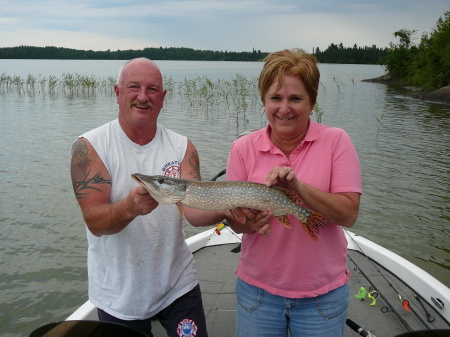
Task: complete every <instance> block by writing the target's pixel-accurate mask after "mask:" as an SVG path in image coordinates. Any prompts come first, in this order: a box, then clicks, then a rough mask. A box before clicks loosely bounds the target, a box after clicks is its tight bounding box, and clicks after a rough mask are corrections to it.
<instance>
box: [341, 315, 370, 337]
mask: <svg viewBox="0 0 450 337" xmlns="http://www.w3.org/2000/svg"><path fill="white" fill-rule="evenodd" d="M346 323H347V325H348V326H349V327H350V328H351V329H352V330H353V331H356V332H357V333H358V334H360V335H361V336H363V337H376V336H375V335H372V334H371V333H370V332H369V331H367V330H364V329H363V328H361V327H360V326H359V325H358V324H356V323H355V322H353V321H352V320H351V319H348V318H347V320H346Z"/></svg>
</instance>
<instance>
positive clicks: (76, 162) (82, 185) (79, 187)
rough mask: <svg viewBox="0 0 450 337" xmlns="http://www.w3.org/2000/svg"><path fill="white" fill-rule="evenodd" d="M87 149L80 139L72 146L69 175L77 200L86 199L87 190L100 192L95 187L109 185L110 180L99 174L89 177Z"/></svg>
mask: <svg viewBox="0 0 450 337" xmlns="http://www.w3.org/2000/svg"><path fill="white" fill-rule="evenodd" d="M88 154H89V149H88V147H87V144H86V142H85V141H84V140H83V139H82V138H80V139H79V140H77V142H76V143H75V145H74V149H73V154H72V162H71V175H72V185H73V190H74V192H75V196H76V198H77V199H81V198H84V197H86V195H87V194H88V193H89V190H96V191H100V189H99V188H98V187H96V185H100V184H110V185H111V179H104V178H103V177H102V176H101V174H100V172H97V173H95V174H94V175H93V176H90V173H91V169H90V164H89V163H90V162H91V160H90V159H89V157H88Z"/></svg>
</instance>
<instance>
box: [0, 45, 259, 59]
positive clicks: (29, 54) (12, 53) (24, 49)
mask: <svg viewBox="0 0 450 337" xmlns="http://www.w3.org/2000/svg"><path fill="white" fill-rule="evenodd" d="M267 54H268V53H263V52H261V51H260V50H255V49H253V51H251V52H233V51H212V50H195V49H191V48H174V47H171V48H163V47H159V48H158V47H153V48H145V49H142V50H133V49H128V50H116V51H111V50H109V49H108V50H106V51H93V50H78V49H70V48H63V47H31V46H19V47H4V48H0V59H58V60H129V59H132V58H136V57H147V58H149V59H152V60H195V61H259V60H261V59H263V58H264V57H266V56H267Z"/></svg>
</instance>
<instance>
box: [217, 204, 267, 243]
mask: <svg viewBox="0 0 450 337" xmlns="http://www.w3.org/2000/svg"><path fill="white" fill-rule="evenodd" d="M225 215H226V216H227V218H228V220H230V219H232V220H234V224H233V223H231V222H232V221H231V222H230V221H229V223H230V225H231V227H232V228H233V230H234V231H235V232H237V233H252V232H258V233H259V234H261V235H263V236H265V237H268V236H269V234H270V219H271V218H272V216H273V214H272V213H271V212H267V211H263V212H262V211H259V210H257V209H250V208H241V207H238V208H235V209H230V210H227V211H225Z"/></svg>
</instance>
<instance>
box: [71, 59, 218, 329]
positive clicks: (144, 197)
mask: <svg viewBox="0 0 450 337" xmlns="http://www.w3.org/2000/svg"><path fill="white" fill-rule="evenodd" d="M114 90H115V93H116V98H117V103H118V105H119V114H118V118H117V119H116V120H114V121H112V122H110V123H107V124H105V125H103V126H100V127H99V128H96V129H94V130H91V131H89V132H87V133H85V134H83V135H81V136H80V138H78V140H77V141H76V142H75V143H74V145H73V149H72V162H71V176H72V183H73V188H74V192H75V195H76V197H77V200H78V203H79V205H80V207H81V210H82V212H83V216H84V220H85V222H86V226H87V238H88V243H89V248H88V275H89V299H90V301H91V302H92V303H93V304H94V305H95V306H97V308H98V314H99V318H100V320H104V321H112V322H117V323H121V324H126V325H128V326H131V327H134V328H135V329H138V330H140V331H143V332H144V333H146V334H148V335H149V336H152V333H151V322H150V318H152V317H154V316H155V317H156V318H158V319H159V320H160V322H161V324H162V325H163V326H164V328H165V329H166V331H167V333H168V335H169V336H171V337H172V336H174V337H178V336H197V337H200V336H207V331H206V323H205V315H204V311H203V305H202V299H201V293H200V288H199V285H198V280H197V276H196V271H195V268H194V263H193V257H192V254H191V253H190V251H189V249H188V247H187V245H186V243H185V241H184V237H183V232H182V227H181V225H182V223H181V218H180V215H179V213H178V210H177V209H176V206H175V205H162V204H161V205H159V204H158V202H157V201H156V200H155V199H153V198H152V197H151V196H150V194H149V193H148V192H147V191H146V189H145V188H143V187H142V186H139V185H137V184H136V182H135V181H134V180H133V179H132V178H131V177H130V175H131V174H132V173H136V172H137V173H142V174H147V175H152V174H159V175H167V176H171V177H176V178H184V179H197V180H198V179H200V168H199V165H200V163H199V157H198V154H197V151H196V149H195V146H194V145H193V144H192V142H191V141H189V140H188V139H187V138H186V137H185V136H181V135H179V134H177V133H175V132H173V131H170V130H168V129H166V128H164V127H163V126H162V125H159V124H158V123H157V119H158V115H159V112H160V111H161V108H162V107H163V102H164V97H165V94H166V91H165V89H164V84H163V76H162V74H161V71H160V70H159V68H158V66H157V65H156V64H155V63H154V62H153V61H151V60H149V59H146V58H139V59H133V60H131V61H128V62H127V63H125V65H124V66H123V67H122V68H121V70H120V72H119V76H118V80H117V84H116V85H115V86H114ZM184 214H185V216H186V218H187V219H188V221H189V222H190V223H192V224H195V225H196V226H204V225H211V224H214V223H217V222H219V221H221V220H222V219H223V218H224V214H223V212H206V211H200V210H194V209H189V208H185V209H184ZM181 329H183V334H182V335H181V334H180V333H181V332H180V331H181ZM177 330H178V332H177Z"/></svg>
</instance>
